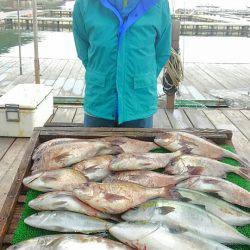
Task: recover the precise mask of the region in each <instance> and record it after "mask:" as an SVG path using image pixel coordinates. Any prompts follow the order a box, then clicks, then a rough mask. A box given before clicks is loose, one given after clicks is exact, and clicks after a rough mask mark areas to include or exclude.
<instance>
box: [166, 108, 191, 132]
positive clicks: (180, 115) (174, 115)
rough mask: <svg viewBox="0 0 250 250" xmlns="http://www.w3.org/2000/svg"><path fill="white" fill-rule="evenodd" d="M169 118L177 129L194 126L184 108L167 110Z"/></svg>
mask: <svg viewBox="0 0 250 250" xmlns="http://www.w3.org/2000/svg"><path fill="white" fill-rule="evenodd" d="M166 114H167V116H168V119H169V121H170V123H171V125H172V127H173V128H175V129H185V128H192V127H193V125H192V123H191V122H190V120H189V119H188V117H187V116H186V114H185V112H184V111H183V110H182V109H174V110H166Z"/></svg>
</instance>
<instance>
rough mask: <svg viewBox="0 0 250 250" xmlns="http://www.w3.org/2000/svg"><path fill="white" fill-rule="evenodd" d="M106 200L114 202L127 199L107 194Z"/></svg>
mask: <svg viewBox="0 0 250 250" xmlns="http://www.w3.org/2000/svg"><path fill="white" fill-rule="evenodd" d="M104 198H105V199H106V200H107V201H110V202H112V201H117V200H123V199H124V198H125V197H124V196H121V195H117V194H111V193H106V194H105V196H104Z"/></svg>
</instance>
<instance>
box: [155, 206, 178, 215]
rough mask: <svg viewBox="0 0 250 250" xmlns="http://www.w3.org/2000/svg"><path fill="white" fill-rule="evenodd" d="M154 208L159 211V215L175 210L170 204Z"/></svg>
mask: <svg viewBox="0 0 250 250" xmlns="http://www.w3.org/2000/svg"><path fill="white" fill-rule="evenodd" d="M156 209H157V210H158V211H159V213H160V214H161V215H166V214H169V213H171V212H173V211H175V208H174V207H170V206H163V207H157V208H156Z"/></svg>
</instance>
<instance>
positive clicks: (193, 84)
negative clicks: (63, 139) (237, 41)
mask: <svg viewBox="0 0 250 250" xmlns="http://www.w3.org/2000/svg"><path fill="white" fill-rule="evenodd" d="M40 68H41V83H42V84H45V85H48V86H52V87H53V91H54V96H58V97H82V96H83V94H84V89H85V82H84V74H85V69H84V67H83V65H82V63H81V62H80V61H79V60H78V59H50V58H43V59H41V60H40ZM33 71H34V68H33V59H32V58H24V59H23V75H21V76H20V75H19V61H18V58H12V57H4V56H2V57H1V56H0V95H3V94H4V93H6V92H7V91H8V90H10V89H11V88H12V87H13V86H15V85H17V84H20V83H33V82H34V72H33ZM249 72H250V64H249V63H239V64H232V63H227V64H222V63H188V62H187V63H185V74H184V75H185V79H184V81H183V84H182V85H181V87H180V96H177V98H178V99H184V100H210V99H211V98H212V97H211V96H210V95H209V91H210V90H212V89H215V90H234V89H249V83H250V75H249ZM163 94H164V93H163V91H162V85H161V84H160V79H159V84H158V95H159V97H161V96H162V95H163Z"/></svg>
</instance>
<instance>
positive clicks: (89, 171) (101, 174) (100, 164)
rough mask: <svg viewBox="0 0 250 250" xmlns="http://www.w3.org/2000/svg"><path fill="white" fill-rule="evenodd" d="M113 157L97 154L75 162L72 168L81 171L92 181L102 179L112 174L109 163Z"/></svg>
mask: <svg viewBox="0 0 250 250" xmlns="http://www.w3.org/2000/svg"><path fill="white" fill-rule="evenodd" d="M112 159H113V156H112V155H102V156H97V157H94V158H92V159H88V160H85V161H81V162H79V163H77V164H74V165H73V166H72V168H73V169H75V170H77V171H80V172H81V173H82V174H84V175H85V176H86V177H87V178H88V179H89V180H90V181H101V180H102V179H104V178H106V177H107V176H109V175H110V174H111V171H110V169H109V164H110V162H111V161H112Z"/></svg>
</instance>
